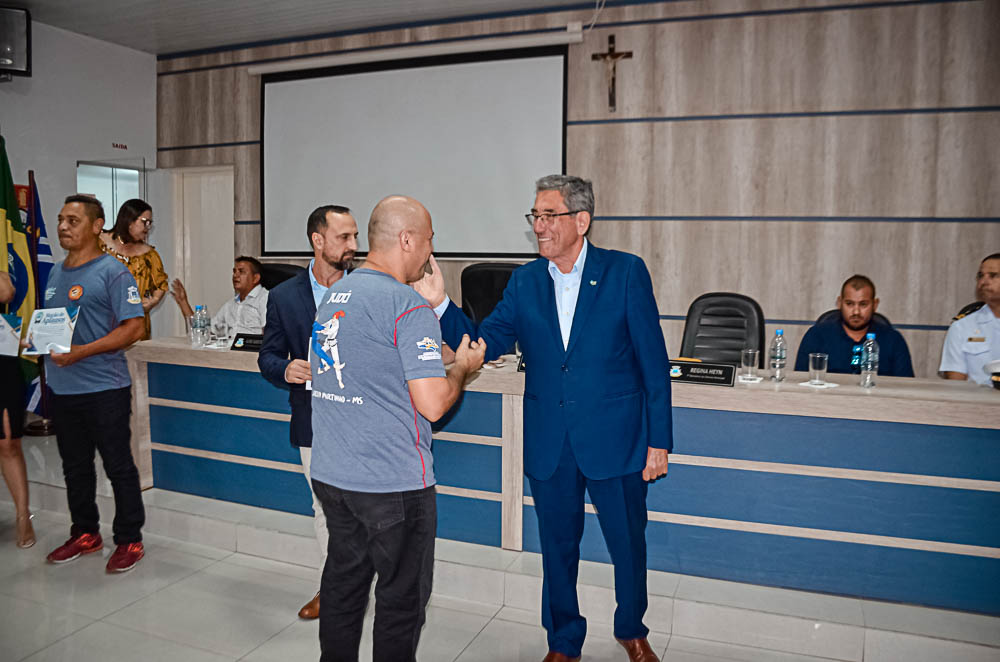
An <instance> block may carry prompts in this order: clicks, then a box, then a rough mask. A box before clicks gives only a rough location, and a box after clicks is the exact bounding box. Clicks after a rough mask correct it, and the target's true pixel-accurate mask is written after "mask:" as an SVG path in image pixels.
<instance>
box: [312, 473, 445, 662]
mask: <svg viewBox="0 0 1000 662" xmlns="http://www.w3.org/2000/svg"><path fill="white" fill-rule="evenodd" d="M312 485H313V491H314V492H315V493H316V496H317V498H318V499H319V502H320V504H322V506H323V513H324V514H325V515H326V526H327V530H328V531H329V533H330V542H329V545H328V546H327V558H326V565H325V566H324V568H323V579H322V581H321V582H320V601H319V643H320V651H321V655H320V662H358V646H359V645H360V643H361V627H362V622H363V620H364V616H365V609H366V608H367V606H368V593H369V591H370V589H371V584H372V579H373V577H374V576H375V574H376V573H377V574H378V581H377V582H376V584H375V627H374V630H373V637H372V639H373V642H374V650H373V654H372V660H373V662H413V661H414V660H416V652H417V643H418V642H419V640H420V629H421V628H422V627H423V624H424V610H425V608H426V607H427V601H428V600H429V599H430V596H431V584H432V582H433V577H434V537H435V535H436V534H437V496H436V493H435V490H434V487H433V486H431V487H428V488H425V489H422V490H413V491H410V492H389V493H384V494H380V493H369V492H350V491H347V490H341V489H339V488H336V487H333V486H332V485H327V484H326V483H322V482H320V481H318V480H313V481H312Z"/></svg>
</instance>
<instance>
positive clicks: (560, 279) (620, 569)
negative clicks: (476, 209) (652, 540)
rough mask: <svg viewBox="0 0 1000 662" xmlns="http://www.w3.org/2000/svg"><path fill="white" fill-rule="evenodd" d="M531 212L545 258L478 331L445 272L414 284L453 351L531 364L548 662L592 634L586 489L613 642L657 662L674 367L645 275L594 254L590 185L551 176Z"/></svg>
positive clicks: (531, 433)
mask: <svg viewBox="0 0 1000 662" xmlns="http://www.w3.org/2000/svg"><path fill="white" fill-rule="evenodd" d="M536 192H537V195H536V198H535V206H534V208H532V210H531V213H530V214H528V215H527V218H528V223H529V224H530V225H531V227H532V230H533V231H534V233H535V236H536V238H537V240H538V252H539V254H540V255H541V257H540V258H539V259H537V260H535V261H533V262H529V263H528V264H526V265H524V266H523V267H520V268H519V269H517V270H516V271H514V273H513V274H512V275H511V278H510V281H509V282H508V284H507V288H506V290H504V294H503V299H502V300H501V301H500V303H499V304H497V307H496V309H495V310H494V311H493V313H492V314H490V316H489V317H487V318H486V319H485V320H483V322H482V324H480V325H479V326H478V327H477V326H476V325H475V324H474V323H473V322H472V321H471V320H469V318H467V317H466V316H465V315H464V314H463V313H462V311H461V309H460V308H459V307H457V306H455V305H454V304H453V303H451V302H450V301H449V300H448V298H447V295H446V294H445V292H444V281H443V278H442V277H441V273H440V270H439V269H438V268H437V263H436V262H433V263H432V266H433V273H432V274H431V275H429V276H426V277H425V278H424V279H423V280H422V281H420V282H418V283H416V284H415V285H414V286H415V287H416V288H417V290H418V291H419V292H420V293H421V294H423V295H424V297H425V298H426V299H427V300H428V302H429V303H430V304H431V305H432V306H434V307H435V312H436V313H437V314H438V316H439V318H440V320H441V330H442V332H443V336H444V339H445V341H446V342H448V343H450V344H455V343H457V342H458V341H459V339H460V338H461V337H462V334H464V333H468V334H469V337H471V338H477V337H482V338H483V339H484V340H485V341H486V347H487V349H486V353H487V357H486V358H487V359H494V358H496V355H497V354H499V353H500V352H501V351H502V350H503V348H506V347H510V346H511V345H512V344H513V343H514V341H515V340H517V341H519V342H520V345H521V350H522V352H523V355H524V363H525V383H524V469H525V473H526V474H527V475H528V480H529V482H530V485H531V494H532V497H533V498H534V502H535V512H536V514H537V517H538V533H539V539H540V541H541V549H542V564H543V568H544V580H543V585H542V625H544V626H545V629H546V630H547V631H548V644H549V653H548V655H546V657H545V660H544V662H567V661H570V660H578V659H579V657H580V654H581V649H582V647H583V641H584V637H585V635H586V620H585V619H584V618H583V617H582V616H581V615H580V609H579V604H578V601H577V593H576V580H577V569H578V566H579V563H580V540H581V537H582V535H583V523H584V491H585V490H586V491H587V492H589V494H590V499H591V502H592V503H593V504H594V507H595V508H596V510H597V517H598V521H599V522H600V525H601V530H602V531H603V533H604V540H605V542H606V543H607V546H608V551H609V552H610V555H611V559H612V561H613V562H614V568H615V596H616V599H617V603H618V605H617V609H616V610H615V619H614V620H615V623H614V633H615V638H616V639H618V640H619V642H620V643H621V644H622V645H623V646H624V647H625V649H626V651H627V652H628V656H629V659H630V660H633V661H634V662H637V661H641V662H653V661H655V660H657V657H656V654H655V653H653V651H652V650H651V649H650V648H649V644H648V642H647V641H646V635H647V634H648V632H649V630H648V629H647V628H646V626H645V625H643V622H642V618H643V615H644V614H645V612H646V605H647V598H646V539H645V531H646V491H647V485H648V481H651V480H654V479H656V478H658V477H659V476H662V475H664V474H666V473H667V454H668V452H669V451H670V449H671V448H672V443H673V442H672V426H671V408H670V383H669V380H668V377H667V373H668V370H669V363H668V361H667V351H666V347H665V345H664V342H663V334H662V332H661V330H660V320H659V312H658V310H657V307H656V301H655V299H654V298H653V287H652V282H651V281H650V277H649V272H648V271H647V270H646V266H645V264H644V263H643V261H642V260H641V259H640V258H639V257H637V256H635V255H631V254H628V253H622V252H619V251H610V250H604V249H601V248H598V247H596V246H594V245H592V244H590V243H589V242H588V241H587V239H586V234H587V232H588V230H589V229H590V222H591V216H592V214H593V213H594V193H593V189H592V187H591V184H590V182H588V181H585V180H583V179H580V178H578V177H569V176H565V175H551V176H549V177H543V178H542V179H540V180H538V182H537V183H536Z"/></svg>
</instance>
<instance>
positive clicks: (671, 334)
mask: <svg viewBox="0 0 1000 662" xmlns="http://www.w3.org/2000/svg"><path fill="white" fill-rule="evenodd" d="M591 18H592V12H591V11H589V10H587V11H568V12H552V13H546V14H534V15H525V16H513V17H506V18H494V19H489V20H474V21H467V22H462V23H450V24H443V25H430V26H420V27H414V28H410V29H399V30H392V31H376V32H368V33H360V34H354V35H347V36H341V37H336V38H329V39H314V40H308V41H297V42H292V43H285V44H277V45H270V46H265V47H257V48H245V49H240V50H227V51H220V52H217V53H210V54H204V55H198V56H193V57H183V58H170V59H163V60H161V61H160V62H159V63H158V95H159V96H158V147H159V158H158V165H159V167H161V168H169V167H176V166H201V165H217V164H232V165H234V167H235V172H236V181H235V193H234V195H235V214H236V217H235V219H234V221H235V222H236V227H235V237H236V245H235V246H234V252H235V254H241V253H246V254H258V253H259V252H260V226H259V221H260V215H261V214H260V191H259V186H260V165H259V149H260V143H259V140H260V82H259V79H257V78H255V77H252V76H250V75H249V74H248V73H247V70H246V66H247V65H248V64H249V63H255V62H260V61H262V60H269V59H274V58H288V57H299V56H304V55H309V54H320V53H322V54H326V53H331V52H338V51H344V50H350V49H356V48H368V47H374V46H393V45H400V44H411V43H419V42H422V41H427V40H432V39H443V38H455V37H470V36H477V35H485V34H499V33H504V34H506V33H511V32H519V31H525V30H538V29H541V28H553V27H562V26H565V25H566V23H567V22H569V21H582V22H583V23H584V24H586V23H588V22H589V21H590V20H591ZM400 19H401V20H404V19H405V17H402V16H401V17H400ZM998 28H1000V2H998V1H996V0H967V1H958V2H937V1H933V0H931V1H927V2H920V3H910V2H900V3H898V4H896V5H895V6H894V5H893V4H887V3H883V2H879V3H874V2H872V3H868V2H862V1H861V0H857V1H855V2H843V1H842V0H840V1H837V2H833V1H832V0H827V1H818V0H814V1H807V0H801V1H798V2H796V1H794V0H714V1H696V2H663V3H649V4H635V5H624V6H616V7H607V8H605V9H604V11H603V12H602V13H601V14H600V16H599V17H598V20H597V23H596V25H595V26H594V29H593V30H591V31H590V32H588V33H587V34H586V36H585V39H584V43H583V44H580V45H573V46H571V47H570V49H569V61H568V80H567V99H568V101H567V104H568V105H567V111H568V127H567V172H569V173H571V174H578V175H581V176H583V177H586V178H589V179H592V180H593V182H594V187H595V192H596V197H597V210H596V218H595V222H594V227H593V230H592V233H591V238H592V240H593V241H594V243H596V244H597V245H601V246H604V247H608V248H616V249H621V250H626V251H630V252H633V253H637V254H639V255H640V256H642V257H643V258H644V259H645V261H646V263H647V265H648V266H649V268H650V272H651V274H652V276H653V282H654V286H655V290H656V296H657V301H658V304H659V308H660V312H661V315H663V317H664V319H663V322H662V323H663V328H664V334H665V337H666V338H667V343H668V349H669V350H670V352H671V353H672V354H676V352H677V349H678V348H679V346H680V337H681V333H682V330H683V316H684V314H685V313H686V310H687V307H688V305H689V304H690V302H691V301H692V300H693V299H694V298H695V297H697V296H698V295H699V294H702V293H704V292H709V291H720V290H722V291H736V292H742V293H745V294H748V295H749V296H752V297H754V298H755V299H757V301H759V302H760V304H761V306H762V307H763V309H764V313H765V315H766V317H767V318H768V320H769V325H768V329H769V330H772V329H773V328H776V326H778V325H780V326H783V327H784V328H785V329H786V334H787V335H788V336H789V338H790V340H791V343H792V347H793V348H794V347H796V346H797V344H798V340H799V339H800V338H801V335H802V334H803V333H804V332H805V330H806V329H807V328H808V325H809V323H810V321H811V320H813V319H815V317H816V316H818V315H819V314H820V313H822V312H823V311H825V310H828V309H829V308H831V307H832V306H833V302H834V299H835V298H836V296H837V294H838V291H837V290H838V287H839V286H840V283H841V282H842V281H843V280H844V279H846V278H847V277H848V276H850V275H851V274H853V273H863V274H866V275H868V276H869V277H871V278H872V279H873V280H874V281H875V283H876V286H877V288H878V296H879V298H880V300H881V305H880V308H879V310H880V311H881V312H883V313H884V314H886V315H887V316H888V317H889V318H890V319H891V320H892V321H893V322H894V323H895V324H896V325H897V327H898V328H900V330H901V332H902V333H903V335H904V336H905V337H906V339H907V342H908V343H909V345H910V350H911V353H912V354H913V358H914V365H915V367H916V370H917V373H918V376H930V375H933V374H934V373H935V372H936V369H937V364H938V359H939V356H940V350H941V343H942V341H943V337H944V331H945V329H946V328H947V324H948V322H949V321H950V319H951V317H952V315H953V314H954V313H955V312H956V311H957V310H958V309H959V308H960V307H961V306H963V305H964V304H966V303H968V302H970V301H972V300H973V298H974V282H973V276H974V274H975V271H976V267H977V266H978V263H979V261H980V260H981V259H982V257H984V256H985V255H986V254H988V253H992V252H995V251H998V250H1000V149H998V148H997V146H998V145H1000V29H998ZM318 29H323V28H322V26H318ZM330 29H331V31H332V30H333V29H335V26H330ZM611 35H614V37H615V39H616V48H617V50H619V51H632V52H633V56H632V58H631V59H629V60H626V61H623V62H622V63H620V65H619V67H618V72H617V94H618V104H617V110H616V111H615V112H611V111H610V110H609V108H608V104H607V78H606V70H605V68H604V66H603V65H602V64H600V63H597V62H593V61H592V60H591V54H592V53H597V52H603V51H605V50H607V43H608V37H609V36H611ZM538 174H539V175H541V174H544V173H538ZM531 201H532V192H531V191H525V208H528V207H529V206H530V203H531ZM331 202H333V201H331ZM336 202H340V203H346V204H348V205H349V204H350V201H336ZM431 211H432V213H433V210H431ZM366 214H367V210H362V211H360V212H359V213H358V216H359V221H360V222H361V224H362V225H364V221H365V216H366ZM517 221H518V219H512V221H511V222H517ZM304 222H305V218H304V217H303V223H304ZM362 231H364V230H363V228H362ZM466 264H467V263H466V262H462V261H449V262H447V263H445V265H444V269H445V274H446V278H447V280H448V283H449V289H450V291H451V293H452V294H453V297H454V298H455V299H457V300H460V291H459V288H458V277H459V274H460V271H461V269H462V268H463V267H464V266H465V265H466Z"/></svg>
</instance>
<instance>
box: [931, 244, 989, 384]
mask: <svg viewBox="0 0 1000 662" xmlns="http://www.w3.org/2000/svg"><path fill="white" fill-rule="evenodd" d="M976 298H977V299H978V300H979V301H981V302H982V305H981V306H979V307H978V308H974V309H973V310H972V311H971V312H966V310H967V309H968V308H970V307H969V306H967V307H966V308H965V309H963V311H962V312H963V313H965V314H962V313H959V315H958V316H956V318H955V321H954V322H952V324H951V328H949V329H948V335H947V336H945V339H944V350H943V351H942V352H941V367H940V368H938V370H939V371H940V372H941V373H942V375H943V376H944V377H945V378H946V379H968V380H971V381H973V382H975V383H977V384H983V385H989V383H990V376H989V375H987V374H986V371H985V370H984V367H985V366H986V364H987V363H989V362H990V361H996V360H998V359H1000V253H993V254H992V255H989V256H987V257H986V258H985V259H984V260H983V261H982V263H981V264H980V265H979V272H978V273H977V274H976Z"/></svg>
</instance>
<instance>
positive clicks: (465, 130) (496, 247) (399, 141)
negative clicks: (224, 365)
mask: <svg viewBox="0 0 1000 662" xmlns="http://www.w3.org/2000/svg"><path fill="white" fill-rule="evenodd" d="M487 57H488V58H489V59H485V58H484V56H483V55H482V54H477V55H475V56H472V57H470V56H463V57H462V58H456V57H449V58H448V59H447V60H445V59H444V58H438V59H431V60H422V61H420V62H419V64H420V65H421V66H414V64H415V63H414V62H413V61H409V62H408V64H406V63H404V64H402V66H401V63H379V64H378V65H375V66H373V65H360V67H359V66H354V67H344V68H341V69H340V70H332V71H331V70H328V71H324V72H321V74H319V75H317V74H311V75H309V77H307V78H303V77H302V74H296V76H297V78H293V77H292V75H291V74H277V75H274V76H265V77H264V80H263V83H262V85H263V93H262V94H263V110H262V112H263V118H262V122H261V126H262V131H263V137H262V140H263V151H262V155H261V159H262V168H261V172H262V173H263V174H262V176H263V182H262V184H263V185H262V189H261V194H262V197H263V204H262V210H263V218H262V219H261V221H262V235H263V242H262V243H263V252H264V254H265V255H303V254H311V251H310V249H309V244H308V241H307V239H306V236H305V225H306V219H307V218H308V216H309V212H311V211H312V210H313V209H315V208H316V207H318V206H320V205H325V204H339V205H345V206H348V207H350V208H351V209H352V211H353V212H354V217H355V218H356V219H357V221H358V230H359V237H358V242H359V250H361V251H365V250H367V247H368V242H367V237H366V229H367V226H368V217H369V215H370V214H371V210H372V208H373V207H374V206H375V203H377V202H378V201H379V200H381V199H382V198H384V197H385V196H387V195H392V194H397V193H398V194H404V195H410V196H413V197H414V198H416V199H417V200H420V201H421V202H422V203H423V204H424V205H425V206H426V207H427V209H428V211H430V213H431V217H432V219H433V223H434V231H435V237H434V250H435V253H436V254H438V255H442V256H456V257H457V256H471V257H482V256H501V257H502V256H511V257H515V256H517V257H524V256H530V255H535V254H536V253H537V246H536V244H535V240H534V235H533V234H532V232H531V228H530V227H529V226H528V224H527V223H526V222H525V220H524V214H526V213H527V212H528V211H530V209H531V205H532V203H533V201H534V182H535V180H536V179H538V178H539V177H542V176H544V175H549V174H554V173H561V172H563V167H564V165H563V164H564V147H563V136H564V127H565V93H564V67H565V49H564V48H562V47H560V48H558V49H553V48H547V49H542V50H541V52H539V50H534V51H522V52H519V53H518V54H517V55H516V56H509V54H503V57H501V56H500V55H499V54H498V55H490V56H487ZM457 59H458V60H459V61H457V62H456V60H457ZM469 60H473V61H469ZM438 62H443V63H438ZM425 64H426V66H424V65H425ZM376 66H377V67H379V68H378V69H376ZM387 66H391V67H393V68H385V67H387ZM359 68H364V69H375V70H365V71H358V69H359Z"/></svg>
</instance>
